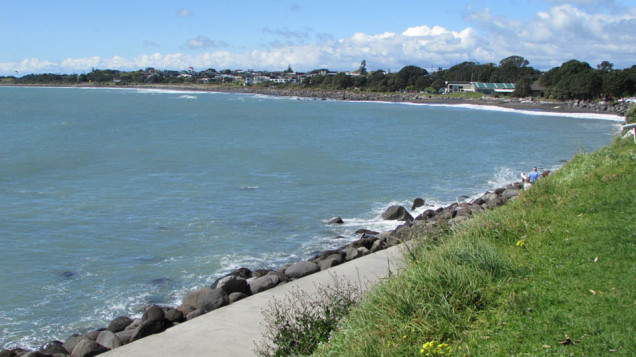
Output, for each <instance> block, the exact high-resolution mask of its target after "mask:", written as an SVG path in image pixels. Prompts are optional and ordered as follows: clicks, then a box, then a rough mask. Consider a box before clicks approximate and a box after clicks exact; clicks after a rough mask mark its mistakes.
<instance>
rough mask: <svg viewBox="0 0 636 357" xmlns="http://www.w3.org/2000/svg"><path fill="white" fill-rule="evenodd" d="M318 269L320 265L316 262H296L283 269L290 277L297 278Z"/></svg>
mask: <svg viewBox="0 0 636 357" xmlns="http://www.w3.org/2000/svg"><path fill="white" fill-rule="evenodd" d="M318 271H320V267H319V266H318V265H317V264H316V263H312V262H298V263H295V264H292V266H290V267H289V268H287V269H285V275H287V277H289V278H290V279H298V278H302V277H303V276H306V275H309V274H313V273H315V272H318Z"/></svg>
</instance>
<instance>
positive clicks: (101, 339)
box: [95, 330, 121, 350]
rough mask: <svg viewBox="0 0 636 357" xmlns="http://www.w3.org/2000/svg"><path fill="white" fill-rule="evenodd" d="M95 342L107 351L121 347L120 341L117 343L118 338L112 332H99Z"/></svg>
mask: <svg viewBox="0 0 636 357" xmlns="http://www.w3.org/2000/svg"><path fill="white" fill-rule="evenodd" d="M95 342H97V343H99V344H100V345H102V346H104V347H106V348H108V349H109V350H112V349H113V348H117V347H119V346H121V341H119V337H117V335H115V334H114V333H113V332H111V331H109V330H106V331H102V332H100V333H99V336H97V340H95Z"/></svg>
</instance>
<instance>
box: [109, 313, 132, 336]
mask: <svg viewBox="0 0 636 357" xmlns="http://www.w3.org/2000/svg"><path fill="white" fill-rule="evenodd" d="M132 322H133V319H131V318H130V317H128V316H119V317H116V318H115V319H113V320H112V321H111V322H110V324H109V325H108V331H110V332H113V333H115V332H119V331H123V330H124V329H125V328H126V326H128V325H130V324H131V323H132Z"/></svg>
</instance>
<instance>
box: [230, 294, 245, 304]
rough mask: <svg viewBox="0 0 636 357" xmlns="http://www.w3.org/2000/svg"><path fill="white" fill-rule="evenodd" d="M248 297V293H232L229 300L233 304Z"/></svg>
mask: <svg viewBox="0 0 636 357" xmlns="http://www.w3.org/2000/svg"><path fill="white" fill-rule="evenodd" d="M246 297H248V295H247V294H244V293H231V294H230V296H229V297H228V300H229V303H230V304H233V303H235V302H237V301H239V300H242V299H245V298H246Z"/></svg>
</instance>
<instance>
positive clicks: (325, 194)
mask: <svg viewBox="0 0 636 357" xmlns="http://www.w3.org/2000/svg"><path fill="white" fill-rule="evenodd" d="M599 118H600V117H599ZM606 119H607V118H603V119H590V118H586V119H582V118H573V117H567V116H564V117H558V116H549V115H528V114H527V113H526V114H524V113H516V112H505V111H485V110H477V109H474V108H465V107H444V106H425V105H403V104H390V103H356V102H337V101H320V100H304V99H303V100H301V99H297V98H276V97H264V96H255V95H240V94H221V93H207V92H206V93H203V92H179V91H153V90H115V89H80V88H2V87H0V143H1V144H0V210H1V211H0V212H1V213H0V262H2V264H0V291H2V294H0V337H1V338H0V347H13V346H27V347H36V346H38V345H40V344H41V343H43V342H45V341H48V340H51V339H61V340H64V339H66V338H67V337H68V336H69V335H71V334H72V333H76V332H83V331H86V330H88V329H91V328H97V327H102V326H105V325H107V323H108V321H109V320H110V319H112V318H114V317H117V316H119V315H138V309H139V308H140V307H141V306H144V305H147V304H150V303H159V304H169V305H178V304H179V302H180V300H181V299H182V297H183V296H184V294H185V293H186V292H187V291H188V290H190V289H194V288H197V287H201V286H203V285H205V284H209V283H211V282H213V281H214V280H215V279H216V278H217V277H218V276H220V275H222V274H225V273H227V272H229V271H231V270H233V269H236V268H238V267H242V266H245V267H248V268H250V269H258V268H276V267H277V266H279V265H281V264H283V263H286V262H290V261H294V260H301V259H305V258H307V257H309V256H310V254H311V253H314V252H316V251H320V250H324V249H328V248H333V247H337V246H341V245H343V244H346V243H347V242H348V241H351V240H354V239H355V238H356V236H355V235H354V233H353V232H355V230H357V229H359V228H371V229H391V228H394V227H395V224H394V223H390V222H389V223H387V222H382V221H381V220H380V219H379V216H380V214H381V213H382V211H383V210H384V209H385V208H386V207H388V206H389V205H391V204H403V205H405V206H408V207H409V208H410V202H412V200H413V199H414V198H416V197H422V198H424V199H426V201H427V202H428V203H429V204H430V205H433V206H439V205H443V204H448V203H450V202H454V201H456V200H457V199H458V197H459V196H462V195H468V196H472V195H477V194H479V193H482V192H484V191H486V190H488V189H492V188H495V187H498V186H500V185H503V184H505V183H508V182H512V181H514V180H517V179H518V176H519V172H520V171H528V170H530V169H531V167H532V166H534V165H538V166H539V167H542V168H545V169H554V168H557V167H559V166H560V165H562V163H563V161H564V160H568V159H570V158H571V157H572V156H573V155H574V154H575V153H576V152H579V151H581V150H585V151H593V150H596V149H598V148H599V147H601V146H603V145H606V144H608V143H609V142H610V141H611V139H612V136H613V135H614V134H616V133H617V127H618V126H617V122H616V121H615V120H606ZM610 119H611V118H610ZM615 119H617V118H615ZM333 216H341V217H342V218H343V219H344V220H345V224H344V225H339V226H330V225H327V224H326V221H327V220H329V219H330V218H332V217H333ZM337 236H344V237H345V238H338V239H337V238H336V237H337Z"/></svg>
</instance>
